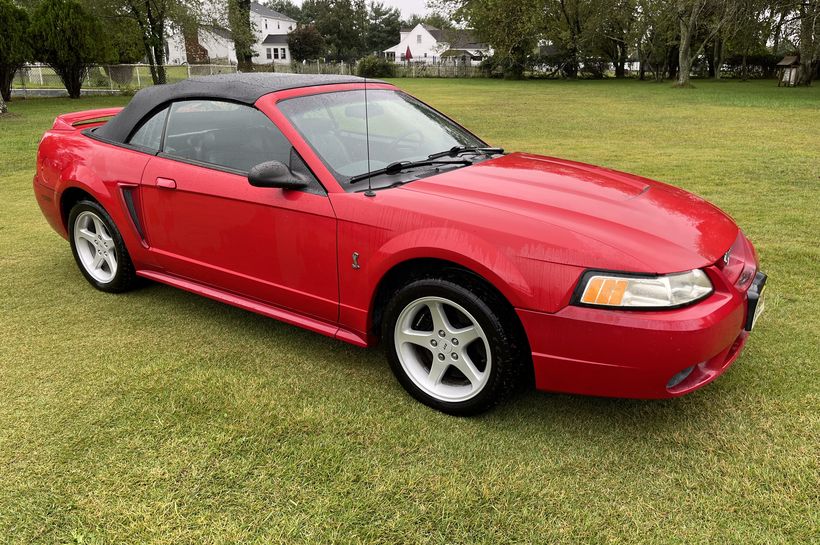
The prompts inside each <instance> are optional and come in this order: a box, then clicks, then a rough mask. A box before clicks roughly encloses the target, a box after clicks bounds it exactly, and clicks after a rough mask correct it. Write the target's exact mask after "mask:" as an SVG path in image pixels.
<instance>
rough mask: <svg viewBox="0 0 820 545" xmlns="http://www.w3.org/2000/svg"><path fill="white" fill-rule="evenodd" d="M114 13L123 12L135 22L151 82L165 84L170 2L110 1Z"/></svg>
mask: <svg viewBox="0 0 820 545" xmlns="http://www.w3.org/2000/svg"><path fill="white" fill-rule="evenodd" d="M112 1H113V5H112V6H111V8H112V11H113V12H114V13H118V12H119V11H123V12H124V13H126V14H127V15H128V16H129V17H131V18H132V19H134V20H135V21H136V22H137V25H138V26H139V28H140V34H141V37H142V47H143V51H144V53H145V59H146V60H147V61H148V67H149V69H150V70H151V80H153V82H154V84H155V85H157V84H161V83H165V82H166V76H165V33H166V31H167V30H168V12H169V10H170V9H172V6H171V2H172V0H122V3H120V1H119V0H112Z"/></svg>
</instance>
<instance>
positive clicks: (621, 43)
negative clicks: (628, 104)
mask: <svg viewBox="0 0 820 545" xmlns="http://www.w3.org/2000/svg"><path fill="white" fill-rule="evenodd" d="M637 9H638V6H637V0H599V1H598V2H597V3H593V9H592V10H591V14H590V17H589V19H590V20H589V24H588V27H589V29H590V30H591V32H592V36H591V38H590V39H589V43H590V44H591V46H592V49H593V50H594V51H595V52H596V53H600V54H602V55H603V56H604V57H606V58H607V59H608V60H609V61H610V62H611V63H612V66H614V67H615V77H616V78H622V77H624V76H626V61H627V59H628V58H629V52H630V48H632V47H634V44H635V41H636V36H635V19H636V15H637Z"/></svg>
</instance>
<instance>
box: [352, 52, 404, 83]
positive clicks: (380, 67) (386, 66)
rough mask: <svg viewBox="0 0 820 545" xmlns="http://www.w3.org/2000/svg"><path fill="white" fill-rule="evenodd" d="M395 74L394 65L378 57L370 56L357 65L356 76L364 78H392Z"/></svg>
mask: <svg viewBox="0 0 820 545" xmlns="http://www.w3.org/2000/svg"><path fill="white" fill-rule="evenodd" d="M394 73H395V70H394V66H393V63H392V62H390V61H388V60H387V59H385V58H382V57H377V56H376V55H369V56H367V57H365V58H363V59H362V60H360V61H359V64H357V65H356V74H357V75H359V76H361V77H363V78H390V77H393V74H394Z"/></svg>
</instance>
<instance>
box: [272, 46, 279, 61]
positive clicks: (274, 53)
mask: <svg viewBox="0 0 820 545" xmlns="http://www.w3.org/2000/svg"><path fill="white" fill-rule="evenodd" d="M273 58H274V59H278V58H279V48H278V47H274V48H273Z"/></svg>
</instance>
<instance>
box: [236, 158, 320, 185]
mask: <svg viewBox="0 0 820 545" xmlns="http://www.w3.org/2000/svg"><path fill="white" fill-rule="evenodd" d="M248 183H250V184H251V185H252V186H255V187H278V188H281V189H302V188H305V187H307V185H308V182H307V180H303V179H302V178H300V177H299V175H297V174H294V173H293V172H291V170H290V169H289V168H288V167H287V166H285V165H284V164H283V163H280V162H279V161H266V162H264V163H259V164H258V165H256V166H255V167H253V168H252V169H251V170H250V172H248Z"/></svg>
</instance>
